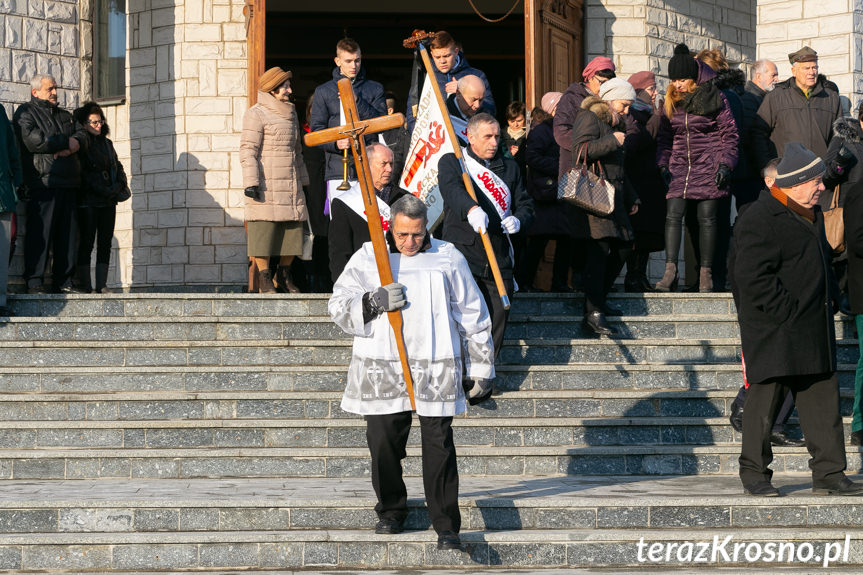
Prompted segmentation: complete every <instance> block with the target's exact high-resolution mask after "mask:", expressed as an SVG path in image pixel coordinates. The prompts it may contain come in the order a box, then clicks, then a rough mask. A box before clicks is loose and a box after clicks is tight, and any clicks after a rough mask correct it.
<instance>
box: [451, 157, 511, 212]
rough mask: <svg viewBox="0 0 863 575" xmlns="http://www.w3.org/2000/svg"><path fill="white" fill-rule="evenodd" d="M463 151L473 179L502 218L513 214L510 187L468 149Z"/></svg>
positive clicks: (466, 165)
mask: <svg viewBox="0 0 863 575" xmlns="http://www.w3.org/2000/svg"><path fill="white" fill-rule="evenodd" d="M461 153H462V156H463V157H464V163H465V167H466V168H467V171H468V173H469V174H470V177H471V179H472V180H473V181H474V183H475V184H476V185H477V187H478V188H479V189H480V190H482V193H483V194H485V197H486V198H488V200H489V201H490V202H491V204H492V205H493V206H494V209H495V210H497V213H498V215H499V216H500V219H504V218H506V217H507V216H510V215H512V211H511V207H512V195H511V194H510V191H509V187H508V186H507V185H506V184H505V183H504V182H503V180H501V179H500V178H499V177H498V175H497V174H495V173H494V172H492V171H491V170H490V169H489V168H486V167H485V166H483V165H482V164H480V163H479V162H477V161H476V160H475V159H473V157H472V156H471V155H470V154H469V153H468V152H467V149H465V148H462V149H461Z"/></svg>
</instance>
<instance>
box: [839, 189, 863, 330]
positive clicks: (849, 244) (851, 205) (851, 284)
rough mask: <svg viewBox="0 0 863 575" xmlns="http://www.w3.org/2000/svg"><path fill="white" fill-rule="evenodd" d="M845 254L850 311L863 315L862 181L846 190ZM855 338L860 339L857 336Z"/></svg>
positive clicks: (844, 211) (844, 212)
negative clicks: (846, 258) (846, 257)
mask: <svg viewBox="0 0 863 575" xmlns="http://www.w3.org/2000/svg"><path fill="white" fill-rule="evenodd" d="M842 217H843V219H844V220H845V253H846V254H848V299H849V301H850V303H851V311H852V312H853V313H855V314H861V313H863V181H858V182H857V183H856V184H854V186H852V187H851V189H850V190H848V194H846V198H845V209H844V210H843V211H842ZM857 337H861V335H860V334H858V336H857Z"/></svg>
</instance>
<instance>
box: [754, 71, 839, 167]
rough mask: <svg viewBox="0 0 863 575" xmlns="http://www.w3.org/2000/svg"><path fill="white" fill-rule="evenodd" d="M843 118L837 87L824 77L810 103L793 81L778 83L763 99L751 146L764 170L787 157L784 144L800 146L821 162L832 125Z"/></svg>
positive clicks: (817, 85)
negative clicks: (775, 161) (770, 162)
mask: <svg viewBox="0 0 863 575" xmlns="http://www.w3.org/2000/svg"><path fill="white" fill-rule="evenodd" d="M841 116H842V104H841V103H840V101H839V93H838V91H837V90H836V84H834V83H833V82H830V81H829V80H827V79H826V78H825V77H824V76H818V81H817V82H816V84H815V86H814V87H813V88H812V93H811V94H810V95H809V98H808V99H807V98H806V96H805V95H803V91H802V90H801V89H800V88H798V87H797V84H796V82H795V80H794V78H793V77H791V78H789V79H787V80H785V81H784V82H779V83H777V84H776V86H775V87H774V88H773V91H772V92H769V93H767V95H765V96H764V101H763V102H761V106H760V107H759V108H758V117H757V118H756V121H755V124H754V125H753V127H752V129H753V131H752V138H753V140H752V143H753V146H754V148H755V154H756V156H757V157H758V168H759V169H761V168H763V167H764V166H765V165H767V162H769V161H770V160H771V159H773V158H776V157H779V156H781V155H782V154H783V153H785V144H787V143H788V142H800V143H801V144H803V145H804V146H806V147H807V148H809V149H810V150H811V151H812V152H813V153H814V154H815V155H816V156H818V157H819V158H824V157H825V156H826V154H827V146H828V145H829V144H830V138H831V137H832V135H833V122H835V121H836V120H837V119H839V118H840V117H841Z"/></svg>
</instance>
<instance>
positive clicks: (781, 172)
mask: <svg viewBox="0 0 863 575" xmlns="http://www.w3.org/2000/svg"><path fill="white" fill-rule="evenodd" d="M825 169H826V168H825V165H824V162H823V161H822V160H821V158H819V157H817V156H816V155H815V154H814V153H812V152H811V151H809V150H808V149H806V148H805V147H804V146H803V145H802V144H800V143H799V142H789V143H788V144H786V146H785V151H784V154H783V156H782V161H781V162H780V163H779V165H778V166H777V174H776V180H775V182H774V185H773V186H772V187H771V188H770V190H769V191H764V192H762V193H761V195H760V196H759V198H758V200H756V201H755V202H753V203H752V204H750V206H749V207H748V208H747V209H746V210H745V211H744V212H743V213H742V214H741V215H740V217H739V218H738V219H737V225H736V226H735V229H734V246H733V248H732V249H733V252H732V256H731V257H730V258H729V263H730V264H731V266H730V268H731V269H730V271H731V274H730V275H731V280H732V282H731V286H732V291H733V292H734V296H735V301H736V302H737V304H738V308H737V317H738V321H739V323H740V339H741V343H742V348H743V358H744V360H745V362H746V376H747V379H748V381H749V383H750V386H749V390H748V391H747V392H746V403H745V405H744V409H743V447H742V450H741V453H740V459H739V462H740V479H741V481H742V482H743V488H744V492H745V493H746V494H747V495H758V496H766V497H771V496H773V497H775V496H778V495H779V491H778V490H777V489H776V488H775V487H773V485H772V484H771V483H770V479H771V477H772V475H773V472H772V471H771V470H770V469H769V468H768V465H770V462H771V461H772V460H773V450H772V448H771V445H770V435H771V428H772V426H773V422H774V420H775V419H776V415H777V413H778V411H779V409H780V407H781V405H782V402H783V400H784V397H785V393H786V390H790V391H791V393H792V394H793V395H794V399H795V403H796V404H797V411H798V413H799V415H800V426H801V427H802V428H803V434H804V436H805V437H806V446H807V448H808V449H809V453H810V454H811V456H812V458H811V459H810V461H809V467H810V469H811V470H812V491H813V493H815V494H818V495H857V494H860V493H863V484H861V483H854V482H853V481H851V480H850V479H848V478H847V477H846V476H845V473H844V471H845V467H846V460H845V441H844V437H843V430H842V418H841V417H840V415H839V384H838V381H837V379H836V334H835V331H834V326H833V314H834V306H837V305H838V287H837V286H836V280H835V278H834V277H833V274H832V272H831V270H830V254H831V249H830V245H829V244H828V243H827V238H826V236H825V235H824V216H823V215H822V213H821V210H820V208H819V207H818V197H819V196H820V195H821V192H823V191H824V184H823V182H822V181H821V179H822V177H823V175H824V172H825Z"/></svg>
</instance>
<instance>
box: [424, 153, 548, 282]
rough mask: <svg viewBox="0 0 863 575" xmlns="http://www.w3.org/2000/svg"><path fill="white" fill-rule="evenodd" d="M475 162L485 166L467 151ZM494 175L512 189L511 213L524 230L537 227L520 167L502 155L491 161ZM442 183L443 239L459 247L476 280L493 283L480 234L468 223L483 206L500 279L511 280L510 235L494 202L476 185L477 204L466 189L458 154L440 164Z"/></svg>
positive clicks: (439, 173) (440, 181)
mask: <svg viewBox="0 0 863 575" xmlns="http://www.w3.org/2000/svg"><path fill="white" fill-rule="evenodd" d="M467 153H468V154H471V155H472V156H473V157H474V159H475V160H477V161H478V162H480V163H481V164H482V163H483V160H481V159H479V158H477V157H476V156H475V155H474V153H473V150H471V149H470V148H467ZM489 169H491V171H492V172H494V173H495V174H497V176H498V177H499V178H500V179H502V180H503V181H504V183H505V184H506V185H507V186H508V187H509V191H510V194H511V196H512V201H511V205H510V211H511V212H512V215H514V216H515V217H517V218H518V219H519V221H520V222H521V229H522V230H526V229H528V228H529V227H530V226H531V224H533V218H534V211H533V200H532V199H531V197H530V195H528V193H527V190H525V188H524V184H523V183H522V181H521V173H520V172H519V169H518V165H517V164H516V163H515V162H514V161H513V160H511V159H509V158H505V157H503V154H501V153H500V151H498V153H497V154H496V155H495V156H494V157H493V158H492V159H491V160H490V166H489ZM438 183H439V185H440V191H441V195H442V196H443V200H444V213H443V231H442V233H441V239H443V240H445V241H448V242H450V243H452V244H453V245H455V247H456V248H458V250H459V251H460V252H461V253H462V255H464V257H465V259H466V260H467V263H468V265H469V266H470V271H471V273H473V275H474V276H476V277H479V278H482V279H492V274H491V267H490V266H489V263H488V258H487V257H486V255H485V249H484V248H483V244H482V239H481V238H480V236H479V234H478V233H476V232H475V231H473V228H472V227H471V226H470V224H469V223H468V222H467V213H468V211H469V210H470V209H471V208H472V207H474V206H476V205H479V207H480V208H482V210H483V211H484V212H485V213H486V214H487V215H488V230H487V231H488V237H489V240H490V241H491V247H492V251H494V255H495V257H496V258H497V264H498V266H499V267H500V275H501V276H502V277H503V279H511V278H512V276H513V273H512V270H513V261H512V257H511V255H510V243H509V239H508V238H507V236H506V234H504V232H503V229H502V228H501V226H500V222H501V219H500V216H499V215H498V213H497V210H496V209H495V207H494V206H493V205H492V203H491V200H489V199H488V197H487V196H486V195H485V194H484V193H483V192H482V190H480V189H479V188H478V187H477V185H476V183H475V182H473V181H472V182H471V183H472V184H473V189H474V193H475V194H476V198H477V202H474V201H473V200H472V199H471V197H470V196H469V195H468V193H467V190H465V189H464V182H463V181H462V177H461V167H460V166H459V162H458V160H457V159H456V157H455V154H445V155H444V156H443V157H441V159H440V162H439V163H438Z"/></svg>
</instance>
